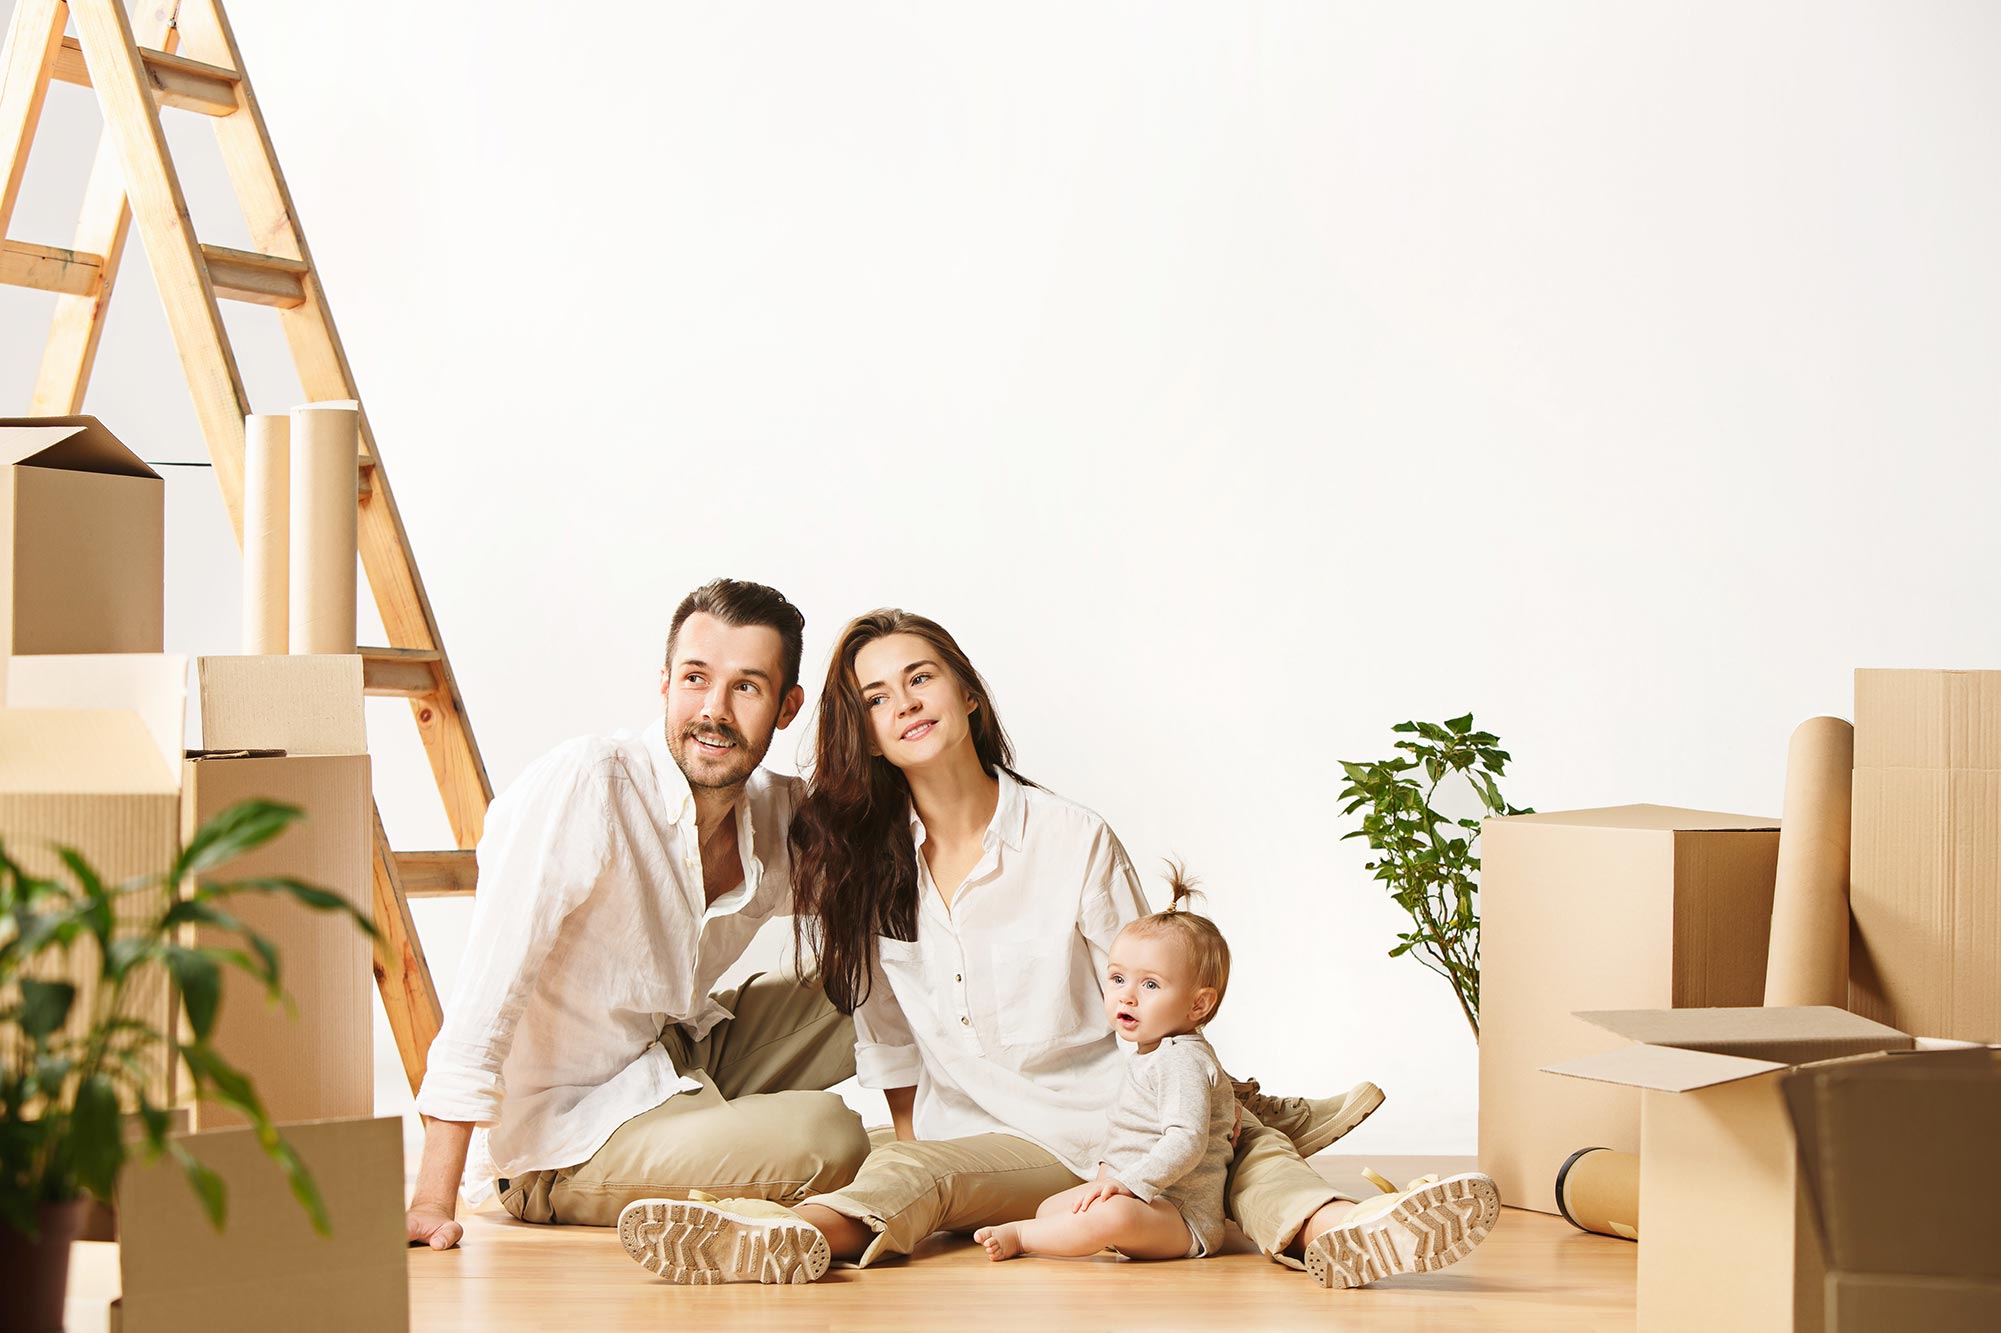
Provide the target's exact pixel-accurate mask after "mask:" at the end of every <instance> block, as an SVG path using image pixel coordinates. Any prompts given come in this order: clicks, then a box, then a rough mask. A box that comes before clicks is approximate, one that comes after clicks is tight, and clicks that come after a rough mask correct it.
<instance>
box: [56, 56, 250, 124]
mask: <svg viewBox="0 0 2001 1333" xmlns="http://www.w3.org/2000/svg"><path fill="white" fill-rule="evenodd" d="M139 55H140V58H141V59H143V60H144V61H145V62H146V81H147V82H148V83H150V84H152V85H153V96H154V97H155V98H156V99H158V101H159V103H160V105H161V106H171V107H178V108H180V109H181V110H182V111H199V112H201V113H202V114H203V115H205V116H227V115H229V114H230V113H232V112H234V111H235V110H236V106H237V102H236V85H237V84H238V83H240V82H241V81H242V80H241V79H240V78H239V77H238V75H237V73H236V71H235V70H230V69H224V68H222V66H220V65H204V64H203V63H202V62H201V61H199V60H189V59H187V58H186V57H184V56H176V55H169V54H167V53H166V52H165V51H155V50H152V49H151V48H149V47H143V46H142V47H140V48H139ZM50 72H51V74H52V75H53V76H54V77H55V78H56V79H59V80H60V81H62V82H63V83H74V84H76V85H77V86H78V87H80V88H88V87H90V67H89V66H87V65H85V64H84V61H83V46H82V44H81V43H79V42H78V41H77V39H76V38H74V37H65V38H63V45H62V50H60V51H58V52H56V63H55V67H54V68H53V69H52V70H51V71H50Z"/></svg>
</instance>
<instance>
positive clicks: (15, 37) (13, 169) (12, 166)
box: [0, 0, 69, 237]
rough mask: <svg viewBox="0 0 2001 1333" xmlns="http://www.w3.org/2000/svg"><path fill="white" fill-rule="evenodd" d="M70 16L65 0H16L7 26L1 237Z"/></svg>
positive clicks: (0, 96) (0, 117)
mask: <svg viewBox="0 0 2001 1333" xmlns="http://www.w3.org/2000/svg"><path fill="white" fill-rule="evenodd" d="M68 17H69V10H68V8H67V7H65V6H64V4H63V2H62V0H16V3H15V5H14V16H13V18H12V19H11V20H10V21H9V22H8V24H7V46H6V51H5V54H4V55H0V151H4V152H5V153H6V154H7V163H6V171H5V172H4V174H0V237H5V236H6V234H7V226H8V224H9V223H11V222H12V221H13V220H14V203H15V201H16V200H17V199H18V198H20V194H21V178H22V177H23V176H24V175H25V174H26V173H27V170H28V149H29V148H30V146H32V145H33V143H34V141H35V130H36V128H37V127H38V126H39V125H40V124H41V123H42V104H43V103H44V101H46V100H47V98H48V95H49V78H50V76H51V74H52V72H53V71H54V69H55V64H56V53H57V52H58V51H60V50H61V49H62V44H63V24H64V22H65V21H66V20H67V19H68Z"/></svg>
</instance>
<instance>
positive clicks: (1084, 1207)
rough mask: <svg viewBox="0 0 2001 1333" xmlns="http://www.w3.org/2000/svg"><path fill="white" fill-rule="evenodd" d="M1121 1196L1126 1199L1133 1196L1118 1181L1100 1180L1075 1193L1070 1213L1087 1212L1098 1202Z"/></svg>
mask: <svg viewBox="0 0 2001 1333" xmlns="http://www.w3.org/2000/svg"><path fill="white" fill-rule="evenodd" d="M1121 1194H1123V1195H1125V1196H1126V1197H1127V1198H1128V1199H1130V1198H1131V1197H1132V1196H1133V1192H1132V1191H1131V1190H1129V1189H1127V1188H1126V1187H1125V1186H1124V1185H1121V1184H1119V1182H1118V1181H1116V1180H1107V1179H1103V1178H1100V1179H1098V1180H1094V1181H1092V1182H1091V1183H1090V1184H1089V1185H1087V1186H1085V1187H1084V1188H1083V1189H1081V1190H1079V1191H1078V1192H1077V1201H1076V1202H1075V1203H1074V1204H1072V1205H1071V1206H1070V1211H1071V1212H1073V1213H1082V1212H1088V1211H1089V1210H1090V1207H1091V1205H1092V1204H1094V1203H1096V1202H1098V1200H1100V1199H1112V1198H1116V1197H1118V1196H1119V1195H1121Z"/></svg>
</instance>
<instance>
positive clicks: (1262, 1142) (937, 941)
mask: <svg viewBox="0 0 2001 1333" xmlns="http://www.w3.org/2000/svg"><path fill="white" fill-rule="evenodd" d="M1011 764H1012V751H1011V748H1010V746H1009V744H1008V740H1007V734H1006V732H1005V731H1004V730H1003V729H1002V727H1001V724H1000V719H999V717H998V716H997V715H996V713H995V710H994V706H993V699H992V696H991V695H990V694H989V692H988V690H987V688H986V684H985V682H984V681H983V680H982V679H981V678H980V674H979V672H978V671H977V670H976V669H974V667H973V664H972V663H971V662H970V661H968V660H967V658H966V656H965V654H964V653H963V652H962V651H960V649H959V646H958V644H957V643H956V642H954V640H953V639H952V636H951V635H950V634H948V633H946V631H945V630H944V629H943V628H942V627H941V626H939V625H937V624H936V623H934V622H933V621H930V620H927V619H925V618H924V617H922V616H916V615H911V614H909V613H907V612H903V611H894V610H884V611H876V612H872V613H870V614H868V615H865V616H862V617H860V618H858V619H857V620H855V621H854V622H852V623H851V624H850V625H849V626H848V627H847V630H846V631H845V632H844V633H843V635H842V637H841V641H840V644H839V646H838V648H837V649H836V651H835V653H834V656H833V660H832V661H831V663H830V664H829V666H828V671H827V681H826V686H825V688H824V690H823V692H822V694H821V697H820V716H819V737H818V752H817V759H816V764H815V769H814V773H813V777H812V780H811V783H810V786H809V790H808V795H807V798H806V800H805V801H804V802H803V803H802V805H801V807H800V809H799V811H798V813H797V815H796V816H795V819H794V823H793V826H792V834H791V836H792V844H793V861H794V867H793V869H794V878H795V889H794V891H795V894H796V902H797V910H798V914H799V916H798V920H799V922H800V923H801V928H802V934H803V935H804V936H806V937H810V940H811V943H812V946H813V948H814V951H815V953H816V954H817V957H818V962H819V967H820V971H821V977H822V981H823V982H824V984H825V986H826V991H827V995H828V997H829V998H830V999H831V1000H832V1001H833V1002H834V1004H835V1005H836V1006H837V1007H838V1008H840V1009H842V1010H843V1011H848V1012H852V1013H853V1014H854V1019H855V1029H856V1036H857V1042H856V1063H857V1068H858V1073H859V1077H860V1080H861V1082H862V1084H863V1085H864V1086H866V1087H874V1088H880V1089H882V1090H883V1092H884V1095H885V1097H886V1099H887V1101H888V1103H889V1109H890V1114H891V1117H892V1119H893V1120H894V1121H895V1125H896V1140H895V1141H894V1142H887V1143H883V1144H881V1145H880V1146H878V1147H877V1148H876V1149H875V1150H874V1151H873V1152H872V1153H871V1154H870V1156H869V1158H868V1160H867V1161H866V1162H865V1163H864V1164H863V1166H862V1168H861V1171H860V1173H859V1175H857V1177H856V1178H855V1180H854V1181H853V1182H852V1183H851V1184H850V1185H848V1186H847V1187H846V1188H844V1189H841V1190H839V1191H837V1192H835V1193H832V1194H823V1195H820V1196H817V1197H815V1198H812V1199H810V1200H808V1201H807V1202H805V1203H804V1204H802V1205H800V1206H799V1207H798V1209H797V1211H796V1213H794V1212H791V1211H789V1210H785V1209H780V1208H778V1207H777V1206H776V1205H765V1206H762V1207H759V1206H755V1205H738V1204H731V1203H723V1204H703V1203H693V1204H667V1203H665V1202H660V1203H657V1204H635V1205H633V1206H632V1209H629V1210H628V1212H629V1213H631V1214H632V1215H631V1217H630V1218H629V1219H621V1225H620V1233H621V1237H622V1238H624V1239H625V1241H626V1246H627V1249H628V1250H629V1251H631V1252H632V1253H633V1255H634V1257H635V1258H637V1259H639V1260H640V1261H641V1262H642V1263H644V1264H646V1266H647V1267H649V1268H652V1269H654V1270H655V1271H658V1272H661V1273H662V1275H663V1276H668V1277H672V1278H676V1279H677V1280H681V1281H698V1282H708V1281H718V1280H731V1279H749V1278H753V1277H755V1278H760V1279H762V1280H765V1281H805V1280H810V1279H813V1278H817V1277H818V1276H819V1275H820V1273H821V1272H823V1271H824V1270H825V1267H826V1264H827V1261H828V1258H829V1256H831V1257H836V1258H843V1259H853V1260H856V1261H858V1262H859V1263H860V1264H861V1265H863V1266H867V1265H868V1264H871V1263H873V1262H875V1261H876V1260H879V1259H882V1258H885V1257H888V1256H891V1255H897V1254H907V1253H909V1252H910V1250H911V1249H912V1248H913V1247H914V1246H915V1245H916V1244H917V1242H919V1241H920V1240H922V1239H924V1238H925V1237H926V1236H928V1235H930V1234H931V1233H932V1232H934V1231H939V1230H948V1231H960V1232H970V1231H973V1230H975V1229H977V1228H979V1227H981V1226H986V1225H989V1224H995V1223H1000V1222H1009V1221H1015V1220H1018V1219H1020V1218H1024V1217H1029V1216H1032V1215H1033V1214H1034V1212H1035V1208H1036V1205H1037V1204H1038V1203H1040V1202H1041V1201H1042V1200H1043V1199H1045V1198H1047V1197H1048V1196H1050V1195H1052V1194H1055V1193H1057V1192H1059V1191H1061V1190H1065V1189H1068V1188H1070V1187H1072V1186H1074V1185H1076V1184H1078V1183H1080V1181H1081V1180H1083V1179H1084V1178H1086V1177H1089V1176H1090V1175H1092V1174H1093V1173H1094V1172H1095V1169H1096V1157H1095V1154H1096V1152H1097V1148H1098V1143H1099V1139H1100V1137H1101V1135H1102V1134H1103V1131H1104V1113H1105V1108H1106V1107H1107V1106H1108V1105H1109V1103H1110V1101H1111V1099H1112V1097H1113V1095H1114V1093H1115V1092H1116V1090H1117V1088H1118V1086H1119V1082H1120V1079H1121V1076H1122V1073H1123V1070H1122V1066H1121V1064H1120V1060H1121V1059H1122V1057H1121V1056H1120V1055H1119V1053H1118V1050H1117V1043H1116V1039H1115V1038H1114V1037H1113V1036H1112V1034H1111V1032H1110V1030H1109V1028H1108V1026H1107V1024H1106V1021H1105V1018H1104V1011H1103V1006H1102V1001H1101V989H1100V986H1101V978H1102V975H1103V972H1104V966H1105V962H1106V953H1107V949H1108V948H1109V946H1110V944H1111V942H1112V939H1113V938H1114V937H1115V936H1116V935H1117V934H1118V932H1119V930H1120V928H1121V927H1122V926H1123V925H1124V924H1125V923H1126V922H1128V921H1130V920H1132V919H1134V918H1135V917H1138V916H1141V915H1144V914H1145V913H1146V912H1147V906H1146V902H1145V899H1144V897H1143V896H1142V894H1141V892H1140V887H1139V881H1138V877H1137V876H1136V875H1135V874H1134V873H1133V869H1132V865H1131V863H1130V862H1129V861H1128V859H1127V857H1126V853H1125V849H1124V848H1123V847H1121V846H1120V845H1119V841H1118V839H1117V837H1115V836H1114V835H1113V833H1112V831H1111V829H1110V828H1109V827H1107V826H1106V824H1105V822H1104V821H1103V820H1102V819H1100V818H1098V816H1097V815H1095V814H1093V813H1092V812H1090V811H1089V810H1086V809H1084V808H1083V807H1082V806H1079V805H1076V804H1074V803H1072V802H1070V801H1066V800H1064V799H1063V798H1062V797H1060V796H1057V795H1055V794H1053V793H1051V792H1049V791H1047V790H1045V789H1043V788H1041V787H1038V786H1036V785H1034V784H1033V783H1030V782H1028V781H1026V780H1025V779H1023V778H1022V777H1020V775H1018V774H1017V773H1015V772H1014V770H1013V768H1012V767H1011ZM1369 1091H1370V1092H1373V1091H1374V1089H1373V1088H1372V1087H1371V1088H1369ZM1375 1099H1376V1100H1380V1094H1379V1093H1377V1094H1376V1095H1375ZM1373 1106H1374V1102H1373V1101H1371V1102H1369V1103H1368V1105H1367V1108H1366V1109H1364V1110H1363V1111H1362V1112H1361V1114H1366V1110H1367V1109H1373ZM1331 1114H1332V1115H1334V1116H1337V1117H1338V1116H1340V1115H1343V1114H1351V1112H1350V1110H1349V1108H1346V1107H1342V1108H1338V1109H1336V1110H1335V1111H1334V1112H1332V1113H1331ZM1359 1118H1360V1116H1359V1115H1355V1116H1353V1119H1351V1120H1350V1121H1349V1123H1348V1125H1342V1126H1340V1127H1339V1129H1338V1130H1337V1131H1336V1132H1337V1134H1338V1132H1344V1131H1345V1129H1346V1128H1347V1127H1349V1125H1352V1123H1353V1122H1354V1120H1358V1119H1359ZM1318 1128H1320V1129H1322V1130H1324V1129H1325V1126H1320V1127H1318ZM1326 1141H1331V1140H1328V1139H1326V1138H1325V1136H1324V1133H1323V1134H1321V1135H1319V1136H1318V1137H1316V1138H1315V1140H1314V1141H1313V1142H1314V1146H1316V1147H1318V1146H1325V1142H1326ZM1229 1203H1230V1215H1231V1216H1232V1217H1233V1218H1234V1219H1235V1220H1236V1221H1237V1223H1238V1224H1239V1225H1240V1226H1241V1227H1242V1228H1243V1229H1244V1231H1245V1232H1246V1233H1248V1234H1249V1235H1250V1237H1251V1238H1252V1239H1253V1240H1254V1241H1255V1242H1257V1244H1258V1246H1259V1247H1260V1248H1261V1249H1262V1250H1263V1251H1264V1252H1265V1253H1267V1254H1269V1255H1272V1256H1274V1257H1277V1258H1279V1259H1280V1260H1281V1262H1285V1263H1288V1264H1289V1265H1290V1266H1292V1267H1295V1268H1298V1267H1305V1268H1307V1269H1308V1270H1309V1271H1310V1272H1312V1273H1313V1274H1314V1276H1315V1277H1316V1278H1317V1279H1318V1280H1319V1281H1320V1282H1321V1283H1322V1285H1325V1286H1354V1285H1359V1284H1360V1283H1361V1282H1364V1281H1368V1280H1372V1279H1373V1278H1375V1277H1380V1276H1383V1275H1385V1274H1386V1273H1388V1272H1405V1271H1426V1270H1428V1269H1431V1268H1438V1267H1443V1266H1444V1265H1445V1264H1447V1263H1450V1262H1453V1261H1454V1260H1456V1259H1458V1258H1460V1257H1462V1256H1463V1255H1464V1254H1465V1253H1467V1252H1469V1251H1470V1250H1471V1249H1472V1247H1473V1246H1474V1245H1475V1244H1477V1243H1478V1241H1479V1240H1480V1239H1481V1238H1482V1237H1484V1235H1485V1234H1486V1230H1487V1229H1488V1228H1489V1227H1491V1226H1492V1224H1493V1220H1494V1218H1495V1216H1496V1215H1497V1213H1498V1197H1497V1196H1496V1195H1495V1194H1494V1191H1493V1185H1492V1182H1491V1181H1488V1180H1487V1179H1486V1177H1484V1176H1479V1177H1454V1178H1453V1180H1452V1181H1449V1182H1439V1183H1436V1184H1430V1183H1424V1184H1421V1186H1420V1187H1419V1188H1416V1189H1414V1190H1412V1191H1404V1192H1399V1193H1396V1194H1393V1195H1389V1196H1387V1197H1386V1198H1385V1199H1383V1200H1371V1201H1369V1203H1367V1204H1364V1205H1359V1206H1358V1205H1357V1204H1356V1203H1354V1202H1353V1201H1351V1200H1348V1199H1346V1198H1344V1197H1343V1196H1341V1195H1340V1194H1339V1193H1338V1192H1336V1191H1335V1190H1333V1189H1332V1188H1330V1187H1329V1186H1328V1185H1327V1183H1326V1182H1325V1181H1324V1180H1323V1179H1322V1178H1321V1177H1320V1176H1319V1175H1318V1173H1316V1172H1315V1171H1313V1169H1312V1168H1311V1167H1308V1166H1307V1165H1306V1164H1305V1162H1304V1161H1303V1160H1302V1159H1301V1157H1300V1155H1299V1153H1298V1151H1297V1150H1296V1148H1295V1146H1294V1144H1293V1143H1292V1141H1291V1140H1289V1139H1288V1138H1287V1137H1286V1135H1285V1134H1283V1133H1281V1132H1279V1131H1278V1130H1276V1129H1274V1128H1271V1127H1268V1126H1266V1125H1263V1124H1261V1123H1259V1122H1258V1120H1257V1119H1256V1118H1255V1116H1246V1117H1245V1118H1244V1120H1243V1124H1242V1133H1241V1136H1240V1138H1239V1141H1238V1144H1237V1151H1236V1159H1235V1163H1234V1168H1233V1172H1232V1181H1231V1186H1230V1199H1229ZM633 1210H639V1211H637V1212H634V1211H633ZM802 1224H803V1225H802ZM1376 1232H1384V1233H1385V1234H1384V1235H1383V1236H1382V1237H1381V1239H1380V1241H1377V1240H1375V1239H1374V1236H1375V1233H1376ZM1390 1232H1394V1233H1395V1234H1389V1233H1390ZM724 1240H726V1241H727V1242H728V1243H721V1244H718V1243H715V1242H717V1241H724ZM1358 1241H1361V1242H1368V1243H1367V1244H1366V1245H1358V1244H1356V1243H1354V1242H1358Z"/></svg>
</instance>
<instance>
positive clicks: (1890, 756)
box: [1848, 670, 2001, 1042]
mask: <svg viewBox="0 0 2001 1333" xmlns="http://www.w3.org/2000/svg"><path fill="white" fill-rule="evenodd" d="M1850 859H1851V868H1850V880H1851V886H1850V890H1849V910H1850V920H1851V923H1852V924H1851V932H1850V947H1849V959H1850V961H1849V993H1848V1007H1849V1008H1850V1009H1853V1010H1854V1011H1855V1012H1856V1013H1859V1014H1867V1015H1869V1016H1870V1017H1872V1018H1876V1019H1880V1020H1881V1021H1883V1022H1885V1023H1891V1024H1895V1025H1896V1026H1898V1027H1902V1028H1904V1029H1906V1030H1908V1031H1912V1032H1925V1033H1931V1034H1934V1035H1937V1036H1942V1037H1958V1038H1962V1039H1964V1040H1967V1041H1980V1042H2001V671H1867V670H1865V671H1857V672H1856V673H1855V816H1854V826H1853V833H1852V842H1851V858H1850Z"/></svg>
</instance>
